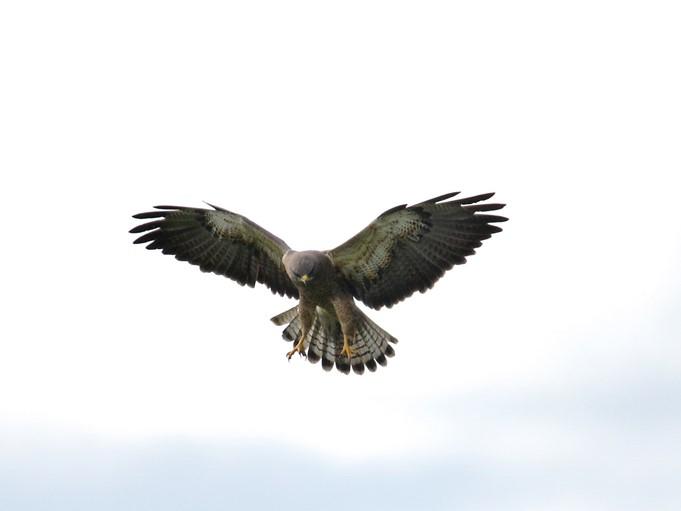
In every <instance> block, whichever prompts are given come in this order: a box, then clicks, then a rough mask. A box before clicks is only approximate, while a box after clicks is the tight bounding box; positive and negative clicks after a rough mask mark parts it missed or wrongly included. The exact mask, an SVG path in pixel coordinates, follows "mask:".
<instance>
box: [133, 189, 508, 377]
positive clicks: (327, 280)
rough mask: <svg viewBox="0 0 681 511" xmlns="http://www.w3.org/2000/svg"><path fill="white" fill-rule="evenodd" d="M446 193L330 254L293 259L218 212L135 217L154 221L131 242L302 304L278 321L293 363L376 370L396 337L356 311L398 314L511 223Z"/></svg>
mask: <svg viewBox="0 0 681 511" xmlns="http://www.w3.org/2000/svg"><path fill="white" fill-rule="evenodd" d="M458 193H459V192H454V193H448V194H445V195H441V196H439V197H435V198H433V199H429V200H427V201H424V202H420V203H418V204H414V205H412V206H407V205H406V204H401V205H399V206H396V207H394V208H391V209H389V210H387V211H386V212H384V213H382V214H381V215H379V216H378V218H376V219H375V220H374V221H373V222H371V223H370V224H369V225H368V226H367V227H366V228H364V229H363V230H362V231H360V232H359V233H358V234H357V235H355V236H354V237H352V238H351V239H349V240H348V241H346V242H345V243H343V244H342V245H339V246H338V247H336V248H334V249H333V250H326V251H317V250H305V251H300V252H299V251H296V250H292V249H291V248H289V246H288V245H287V244H286V243H285V242H284V241H282V240H281V239H279V238H277V237H276V236H274V235H273V234H271V233H269V232H267V231H266V230H265V229H263V228H262V227H260V226H259V225H257V224H256V223H254V222H252V221H251V220H249V219H248V218H246V217H244V216H241V215H238V214H236V213H232V212H231V211H227V210H226V209H223V208H220V207H218V206H213V205H212V204H208V206H210V207H211V208H213V209H202V208H190V207H180V206H155V211H151V212H147V213H139V214H137V215H133V217H134V218H137V219H145V220H147V219H151V221H149V222H146V223H143V224H140V225H137V226H136V227H134V228H133V229H131V230H130V232H132V233H144V234H143V235H141V236H140V237H138V238H137V239H136V240H135V241H134V243H149V242H150V243H149V244H148V245H147V246H146V248H147V249H150V250H154V249H160V250H161V251H162V252H163V253H164V254H171V255H174V256H175V258H176V259H179V260H180V261H187V262H189V263H191V264H194V265H197V266H199V267H200V268H201V270H202V271H204V272H213V273H216V274H218V275H224V276H225V277H229V278H230V279H232V280H235V281H236V282H238V283H239V284H241V285H242V286H243V285H248V286H251V287H253V286H255V283H256V282H260V283H262V284H265V285H266V286H267V287H269V288H270V290H271V291H272V292H273V293H278V294H280V295H286V296H288V297H291V298H296V299H298V305H296V306H295V307H293V308H291V309H289V310H287V311H285V312H283V313H281V314H278V315H277V316H275V317H273V318H272V321H273V322H274V323H275V324H276V325H280V326H283V325H287V327H286V328H285V329H284V331H283V337H284V339H285V340H287V341H293V349H292V350H291V351H289V352H288V353H287V357H288V358H289V360H290V359H291V357H292V356H293V355H294V354H295V353H298V354H300V355H302V356H307V359H308V360H309V361H310V362H312V363H315V362H318V361H320V360H321V362H322V364H321V365H322V367H323V368H324V369H325V370H327V371H329V370H331V369H332V368H333V367H334V366H335V367H336V368H337V369H338V370H339V371H341V372H342V373H345V374H349V373H350V369H351V368H352V370H353V371H354V372H355V373H357V374H362V373H363V372H364V368H365V367H366V368H367V369H368V370H369V371H375V370H376V367H377V364H379V365H382V366H384V365H386V363H387V362H386V357H392V356H393V355H394V354H395V351H394V350H393V348H392V346H391V344H395V343H396V342H397V339H395V337H393V336H392V335H390V334H389V333H388V332H386V331H385V330H383V329H382V328H381V327H380V326H378V325H377V324H376V323H374V322H373V321H372V320H371V319H369V317H368V316H367V315H366V314H364V312H362V311H361V310H360V309H359V308H358V307H357V305H356V304H355V299H357V300H360V301H362V302H364V304H365V305H367V306H369V307H371V308H373V309H380V308H381V307H383V306H385V307H391V306H392V305H394V304H396V303H397V302H399V301H401V300H404V299H405V298H407V297H408V296H410V295H412V294H413V293H414V292H416V291H420V292H421V293H424V292H425V291H426V290H428V289H430V288H431V287H433V284H435V282H436V281H437V280H438V279H439V278H440V277H442V275H444V273H445V272H446V271H447V270H449V269H450V268H452V266H454V265H455V264H463V263H465V262H466V257H467V256H470V255H473V254H474V253H475V249H476V248H478V247H480V246H481V244H482V240H485V239H487V238H489V237H490V236H491V235H492V234H493V233H496V232H500V231H501V228H499V227H498V226H496V225H493V224H495V223H498V222H504V221H506V220H507V218H505V217H502V216H497V215H493V214H488V213H487V212H489V211H495V210H499V209H501V208H503V207H504V204H497V203H489V202H485V201H487V200H488V199H489V198H490V197H492V195H494V194H493V193H486V194H482V195H476V196H474V197H467V198H463V199H452V198H453V197H455V196H456V195H458Z"/></svg>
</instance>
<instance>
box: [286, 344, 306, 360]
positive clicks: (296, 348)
mask: <svg viewBox="0 0 681 511" xmlns="http://www.w3.org/2000/svg"><path fill="white" fill-rule="evenodd" d="M296 353H298V354H299V355H300V356H301V357H303V358H307V354H306V353H305V352H304V351H303V350H302V349H300V348H299V347H298V346H296V347H295V348H293V349H292V350H291V351H289V352H288V353H287V354H286V358H287V359H288V360H291V357H292V356H293V355H295V354H296Z"/></svg>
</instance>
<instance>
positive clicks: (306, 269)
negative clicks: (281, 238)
mask: <svg viewBox="0 0 681 511" xmlns="http://www.w3.org/2000/svg"><path fill="white" fill-rule="evenodd" d="M282 261H283V262H284V268H286V273H287V274H288V276H289V278H290V279H291V280H292V281H293V282H294V283H295V284H297V285H298V284H303V285H307V283H308V282H310V281H311V280H314V279H315V278H316V277H318V276H319V273H320V271H322V270H323V268H325V267H326V265H328V263H329V260H328V257H327V256H326V255H325V254H323V253H322V252H318V251H316V250H306V251H304V252H296V251H295V250H289V251H287V252H286V253H285V254H284V257H283V259H282ZM325 263H326V264H325Z"/></svg>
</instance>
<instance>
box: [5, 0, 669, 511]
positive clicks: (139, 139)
mask: <svg viewBox="0 0 681 511" xmlns="http://www.w3.org/2000/svg"><path fill="white" fill-rule="evenodd" d="M680 22H681V20H680V19H679V12H678V9H677V6H676V5H675V3H674V2H606V1H589V2H579V1H578V2H574V1H573V2H528V1H521V2H413V3H410V2H372V1H363V2H343V3H329V2H257V1H251V2H191V3H189V2H187V3H182V2H153V1H136V2H73V1H71V2H5V3H3V6H2V7H0V70H1V71H0V72H1V73H2V80H1V81H0V92H1V95H0V140H1V142H0V143H1V148H0V168H1V169H2V175H3V179H2V187H1V189H0V195H1V199H2V200H1V203H0V207H1V208H2V216H3V236H2V256H0V257H2V266H1V268H0V272H2V273H1V275H0V276H1V278H2V280H1V282H2V289H3V290H2V294H1V295H0V299H1V300H2V321H1V322H0V335H1V338H0V420H1V421H2V429H1V430H0V433H1V434H2V437H1V440H2V444H0V455H2V458H3V459H4V460H5V461H4V462H0V468H1V469H2V470H0V483H2V485H3V486H5V488H9V490H6V491H3V493H4V495H5V497H3V496H2V495H0V503H1V502H2V499H3V498H5V499H8V505H9V507H7V506H5V507H4V508H7V509H20V510H24V509H62V508H63V509H70V510H72V509H81V508H82V509H133V508H134V509H185V508H186V509H197V508H200V509H224V508H225V506H226V507H227V508H229V507H233V508H239V509H261V508H262V509H271V508H273V506H276V507H278V508H280V509H289V508H291V509H294V508H295V509H301V508H304V509H307V507H305V506H308V505H309V506H311V507H310V509H316V508H317V507H315V506H316V504H315V505H313V503H312V501H311V500H309V499H308V498H306V493H305V491H310V490H309V489H308V490H305V491H304V488H306V487H312V488H318V491H322V490H319V488H326V489H328V494H329V495H335V497H334V498H331V499H330V500H328V495H327V494H324V493H323V492H322V495H317V494H316V493H314V492H313V495H314V496H316V497H315V498H317V497H318V498H320V499H321V498H322V497H326V499H325V502H326V504H325V506H326V507H325V508H326V509H336V507H334V506H339V507H338V509H342V508H344V507H347V506H349V505H352V506H353V507H355V508H359V509H364V508H367V509H368V508H372V509H382V508H383V509H384V508H385V507H383V506H388V507H390V508H391V509H454V508H456V509H504V510H509V509H523V510H526V509H542V510H546V509H560V510H564V509H575V510H577V509H579V510H585V509H586V510H588V509H594V510H596V509H599V510H600V509H618V510H621V509H653V508H654V509H670V510H671V509H678V507H679V505H681V493H680V492H679V490H678V488H679V487H680V483H681V481H679V476H678V474H679V473H680V472H679V471H680V470H681V466H680V465H679V459H681V458H680V455H681V451H679V445H680V443H679V442H680V441H681V438H680V436H679V433H678V432H679V428H681V379H680V377H679V374H680V372H679V371H680V370H681V362H680V361H681V358H680V357H681V348H680V347H679V346H680V344H679V339H681V321H680V320H679V317H678V309H679V304H680V303H681V301H680V298H681V297H680V295H679V284H680V282H681V275H680V272H679V264H678V261H679V259H680V257H679V256H680V254H681V236H680V233H681V230H680V228H679V221H678V218H679V208H678V201H679V191H678V188H677V186H676V183H677V176H678V175H679V170H680V168H681V167H680V164H681V157H680V155H679V140H680V139H681V138H680V137H681V126H680V124H679V119H680V118H681V101H680V99H679V98H680V97H681V96H680V94H679V91H680V90H681V72H680V69H679V57H680V55H679V48H680V47H681V37H680V36H679V23H680ZM454 190H462V192H463V193H464V194H478V193H483V192H488V191H496V192H497V195H496V197H495V200H498V201H501V202H505V203H507V204H508V206H507V207H506V208H505V210H504V213H505V214H506V215H507V216H509V217H510V221H509V222H507V223H506V224H505V225H504V226H503V227H504V232H503V233H500V234H498V235H495V236H494V237H493V238H492V239H491V240H489V241H488V242H486V244H485V246H483V247H482V248H481V249H480V250H479V253H478V254H477V255H476V256H474V257H473V258H471V259H470V260H469V262H468V263H467V264H466V265H465V266H461V267H456V268H455V269H454V270H452V271H451V272H450V273H448V274H447V275H446V276H445V278H444V279H443V280H442V281H440V282H438V284H436V286H435V288H434V289H433V290H431V291H429V292H428V293H427V294H425V295H417V296H414V297H412V298H410V299H409V300H407V301H406V302H404V303H401V304H399V305H397V306H395V307H394V308H392V309H386V310H381V311H378V312H377V311H371V310H369V311H368V314H369V315H370V317H372V318H373V319H374V320H375V321H376V322H377V323H378V324H380V325H381V326H383V327H384V328H385V329H386V330H388V331H389V332H390V333H392V334H393V335H395V336H396V337H398V338H399V339H400V343H399V344H398V345H397V346H396V351H397V355H396V357H395V358H394V359H391V360H390V362H389V365H388V367H387V368H385V369H382V368H379V370H378V371H377V372H376V373H375V374H365V375H363V376H361V377H358V376H355V375H350V376H344V375H341V374H339V373H336V372H334V373H329V374H327V373H325V372H323V371H322V370H321V366H319V365H315V366H313V365H311V364H308V363H307V362H305V361H304V360H298V359H296V360H292V361H291V362H287V361H286V359H285V357H284V355H285V353H286V351H287V350H288V349H290V347H289V345H288V344H286V343H284V342H283V341H282V340H281V338H280V329H279V328H277V327H275V326H274V325H272V324H271V323H270V322H269V318H270V317H271V316H273V315H275V314H277V313H279V312H281V311H283V310H285V309H287V308H289V307H290V306H292V304H293V303H294V302H292V301H290V300H285V299H282V298H281V297H278V296H274V295H272V294H271V293H270V292H269V291H268V290H267V289H265V288H264V287H258V288H257V289H254V290H251V289H248V288H240V287H239V286H238V285H236V284H235V283H233V282H231V281H229V280H227V279H224V278H221V277H217V276H215V275H210V274H208V275H207V274H202V273H201V272H200V271H198V269H197V268H195V267H191V266H190V265H187V264H186V263H180V262H177V261H175V260H174V259H172V258H170V257H167V256H165V257H164V256H161V255H160V253H158V252H148V251H145V250H143V249H142V248H141V247H139V246H133V245H132V244H131V241H132V239H134V238H133V235H130V234H128V233H127V231H128V229H130V228H131V227H132V226H133V225H134V221H133V219H132V218H130V216H131V215H132V214H134V213H137V212H140V211H146V210H148V209H149V208H150V207H151V206H153V205H155V204H164V203H170V204H179V205H189V206H201V205H202V203H201V201H202V200H206V201H209V202H211V203H215V204H218V205H220V206H222V207H225V208H227V209H230V210H232V211H236V212H239V213H242V214H244V215H246V216H248V217H249V218H251V219H252V220H254V221H255V222H257V223H259V224H261V225H263V226H264V227H265V228H266V229H268V230H270V231H272V232H273V233H275V234H277V235H278V236H280V237H281V238H283V239H284V240H286V241H287V242H288V244H289V245H291V246H292V247H293V248H296V249H310V248H315V249H328V248H332V247H334V246H336V245H338V244H340V243H341V242H343V241H345V240H346V239H347V238H349V237H350V236H352V235H354V234H355V233H356V232H357V231H359V230H360V229H361V228H362V227H364V226H365V225H366V224H367V223H369V221H371V220H372V219H373V218H374V217H375V216H376V215H378V214H379V213H381V212H382V211H384V210H386V209H388V208H390V207H392V206H395V205H397V204H401V203H405V202H409V203H415V202H419V201H422V200H424V199H427V198H429V197H432V196H435V195H440V194H443V193H446V192H449V191H454ZM365 310H366V309H365ZM155 449H158V450H160V452H162V453H163V454H162V455H161V454H158V452H159V451H157V450H155ZM178 453H179V454H178ZM209 458H210V462H208V461H206V460H207V459H209ZM235 460H236V461H235ZM301 460H302V461H301ZM130 467H142V468H139V469H138V470H137V471H136V470H129V468H130ZM169 467H170V468H169ZM172 467H176V468H177V470H178V471H179V472H177V473H179V474H181V475H177V473H176V472H174V471H173V468H172ZM315 478H317V479H318V481H315ZM3 481H4V482H3ZM235 481H237V483H235ZM348 481H349V482H348ZM112 495H115V496H116V497H115V498H112V497H111V496H112ZM200 499H204V500H203V501H200ZM344 499H346V500H344ZM197 502H198V504H197ZM317 502H318V501H317ZM197 506H198V507H197ZM365 506H366V507H365ZM377 506H378V507H377Z"/></svg>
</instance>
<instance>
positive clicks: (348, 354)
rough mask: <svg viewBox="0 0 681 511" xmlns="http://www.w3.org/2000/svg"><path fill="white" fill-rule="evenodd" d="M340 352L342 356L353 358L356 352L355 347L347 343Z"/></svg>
mask: <svg viewBox="0 0 681 511" xmlns="http://www.w3.org/2000/svg"><path fill="white" fill-rule="evenodd" d="M340 354H341V356H345V357H348V358H352V355H354V354H355V352H354V351H353V349H352V348H351V347H350V345H349V344H345V345H344V346H343V349H342V350H341V352H340Z"/></svg>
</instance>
